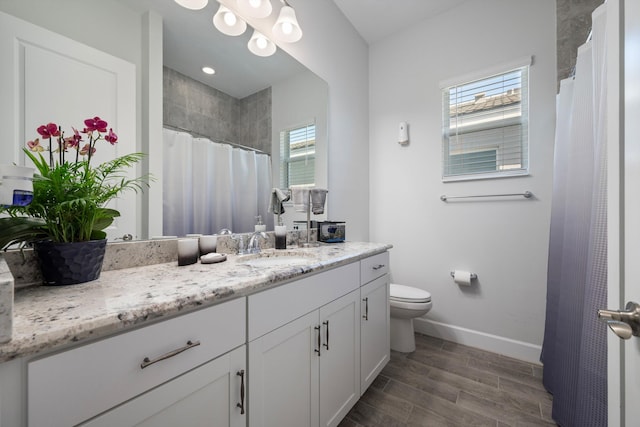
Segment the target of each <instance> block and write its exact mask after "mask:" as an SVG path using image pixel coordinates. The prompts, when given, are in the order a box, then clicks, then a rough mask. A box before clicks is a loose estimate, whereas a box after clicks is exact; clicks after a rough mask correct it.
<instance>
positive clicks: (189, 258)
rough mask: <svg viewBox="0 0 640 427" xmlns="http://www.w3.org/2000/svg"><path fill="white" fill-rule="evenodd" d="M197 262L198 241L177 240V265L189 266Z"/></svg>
mask: <svg viewBox="0 0 640 427" xmlns="http://www.w3.org/2000/svg"><path fill="white" fill-rule="evenodd" d="M196 262H198V239H179V240H178V265H190V264H195V263H196Z"/></svg>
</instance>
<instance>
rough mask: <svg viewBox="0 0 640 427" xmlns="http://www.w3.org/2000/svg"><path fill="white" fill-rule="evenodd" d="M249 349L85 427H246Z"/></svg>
mask: <svg viewBox="0 0 640 427" xmlns="http://www.w3.org/2000/svg"><path fill="white" fill-rule="evenodd" d="M245 364H246V345H243V346H242V347H239V348H237V349H236V350H233V351H232V352H230V353H227V354H225V355H222V356H220V357H218V358H217V359H214V360H212V361H211V362H208V363H206V364H204V365H202V366H201V367H199V368H196V369H194V370H193V371H190V372H188V373H186V374H184V375H182V376H180V377H178V378H176V379H174V380H172V381H169V382H168V383H165V384H163V385H161V386H160V387H158V388H155V389H153V390H151V391H149V392H147V393H145V394H143V395H141V396H139V397H137V398H135V399H133V400H130V401H129V402H127V403H125V404H123V405H121V406H118V407H117V408H115V409H113V410H111V411H109V412H106V413H104V414H103V415H100V416H98V417H96V418H94V419H92V420H90V421H88V422H86V423H84V424H82V426H83V427H113V426H118V427H128V426H138V427H176V426H180V427H204V426H211V427H227V426H228V427H241V426H244V427H246V425H247V423H246V413H244V414H243V413H242V411H241V408H240V407H238V404H244V405H245V408H246V398H245V401H241V399H242V398H243V397H244V390H242V389H241V388H242V387H246V384H247V382H246V381H247V378H246V376H245V377H244V378H242V377H241V375H238V374H239V373H244V375H246V366H245Z"/></svg>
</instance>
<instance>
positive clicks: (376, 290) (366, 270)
mask: <svg viewBox="0 0 640 427" xmlns="http://www.w3.org/2000/svg"><path fill="white" fill-rule="evenodd" d="M360 269H361V271H360V280H361V284H362V287H361V288H360V296H361V303H362V305H361V317H360V340H361V341H360V343H361V344H360V354H361V359H360V370H361V374H360V381H361V393H364V392H365V391H366V390H367V388H368V387H369V386H370V385H371V383H372V382H373V380H375V379H376V377H377V376H378V374H379V373H380V371H382V368H384V366H385V365H386V364H387V362H388V361H389V357H390V350H389V348H390V347H389V342H390V337H389V328H390V318H389V253H388V252H384V253H381V254H378V255H374V256H372V257H369V258H365V259H363V260H362V261H361V262H360Z"/></svg>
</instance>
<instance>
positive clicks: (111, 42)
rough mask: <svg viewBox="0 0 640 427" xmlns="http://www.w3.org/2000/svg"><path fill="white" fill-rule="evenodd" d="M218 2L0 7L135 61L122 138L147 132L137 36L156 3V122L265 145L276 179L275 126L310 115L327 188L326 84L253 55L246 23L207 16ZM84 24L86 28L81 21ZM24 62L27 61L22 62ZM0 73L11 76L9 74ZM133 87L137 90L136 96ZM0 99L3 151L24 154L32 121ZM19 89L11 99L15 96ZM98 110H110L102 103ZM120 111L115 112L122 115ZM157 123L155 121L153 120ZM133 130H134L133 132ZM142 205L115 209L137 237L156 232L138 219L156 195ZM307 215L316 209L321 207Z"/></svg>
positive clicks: (132, 0) (292, 65)
mask: <svg viewBox="0 0 640 427" xmlns="http://www.w3.org/2000/svg"><path fill="white" fill-rule="evenodd" d="M273 3H274V12H273V13H274V14H275V15H277V11H278V9H277V7H279V5H277V4H276V3H277V2H273ZM218 7H219V3H218V2H216V1H214V0H211V1H210V2H209V5H208V6H207V7H206V8H205V9H202V10H199V11H191V10H187V9H184V8H182V7H181V6H179V5H178V4H177V3H175V2H174V1H173V0H69V1H66V2H64V3H62V4H56V3H54V2H50V1H49V0H25V1H21V2H13V1H10V0H0V11H4V12H6V13H8V14H9V15H12V16H15V17H17V18H19V19H23V20H25V21H27V22H29V23H32V24H35V25H37V26H40V27H43V28H45V29H47V30H50V31H53V32H54V33H56V34H60V35H61V36H63V37H68V38H70V39H72V40H73V41H77V42H80V43H86V44H87V45H88V46H91V47H92V48H96V49H98V50H100V51H104V52H106V53H107V54H110V55H114V56H115V57H118V58H122V59H125V60H126V61H129V62H130V63H133V64H134V65H135V66H136V68H135V73H136V74H137V75H136V76H135V81H136V82H137V85H138V87H137V89H136V90H129V92H130V93H131V92H135V93H137V95H138V101H137V102H129V104H131V103H133V104H136V106H135V110H136V111H137V114H135V113H132V114H128V117H129V116H135V119H134V122H133V126H134V128H133V129H135V128H137V131H135V130H132V131H131V133H130V134H132V135H133V136H132V137H130V138H128V139H131V140H134V141H135V140H136V139H138V140H140V139H144V132H146V130H142V131H141V129H144V126H145V121H146V119H147V117H146V116H145V114H146V111H144V106H143V105H142V104H143V103H144V99H146V98H145V96H147V95H145V93H144V90H143V89H142V88H143V87H144V85H145V82H146V81H147V80H148V78H149V76H145V75H144V71H143V70H144V66H143V65H142V64H143V62H144V58H145V55H147V54H148V53H149V52H147V51H145V46H144V41H142V39H144V34H145V28H144V24H143V23H142V22H143V17H144V15H145V13H146V12H147V11H153V12H154V13H155V14H157V15H159V16H161V18H162V42H163V48H162V54H163V62H164V64H163V83H164V84H163V92H164V93H165V96H164V100H163V119H162V122H164V124H166V125H167V126H168V127H172V128H174V129H176V130H180V129H182V130H183V131H186V132H187V133H190V134H193V135H195V136H204V137H208V138H209V139H211V140H212V141H219V142H223V143H234V144H239V145H243V146H247V147H251V148H256V149H258V150H260V151H262V152H266V153H269V154H270V155H271V165H272V170H271V171H270V172H271V178H272V185H273V186H274V187H277V186H280V176H279V160H280V133H281V131H282V130H287V129H292V128H295V127H297V126H300V125H304V124H307V123H309V122H312V123H314V124H315V132H316V133H315V144H316V147H315V151H316V152H315V159H314V162H315V185H316V186H319V187H325V188H326V186H327V169H328V168H327V128H328V123H327V118H328V111H327V109H328V85H327V84H326V82H324V81H323V80H322V79H320V78H319V77H317V76H316V75H315V74H314V73H312V72H311V71H309V70H308V69H306V67H304V66H303V65H301V64H300V63H298V61H296V60H295V59H293V58H292V57H290V56H289V55H288V54H286V53H285V52H284V51H282V50H281V49H280V48H278V49H277V51H276V53H275V54H274V55H273V56H270V57H258V56H255V55H253V54H252V53H251V52H250V51H249V50H248V48H247V42H248V40H249V38H250V37H251V34H252V32H253V30H252V29H251V28H250V27H248V28H247V30H246V32H245V33H244V34H243V35H241V36H238V37H230V36H227V35H224V34H222V33H220V32H218V30H217V29H216V28H215V27H214V26H213V23H212V18H213V15H214V14H215V12H216V11H217V8H218ZM63 18H64V19H63ZM274 19H275V18H274ZM66 20H68V22H82V25H78V26H75V25H67V24H65V22H66ZM114 21H118V22H114ZM301 25H304V23H301ZM88 28H90V29H91V31H87V29H88ZM6 48H7V51H8V52H12V49H13V47H10V46H9V45H8V44H7V46H6ZM3 49H4V48H3ZM24 64H27V63H26V62H24ZM203 66H210V67H212V68H214V69H215V74H213V75H208V74H204V73H203V72H202V67H203ZM28 67H29V66H28V64H27V65H25V74H26V71H28V69H27V68H28ZM5 69H6V70H5ZM3 70H5V71H7V70H8V71H7V73H13V71H12V70H13V69H12V68H11V67H10V66H7V67H4V68H3V67H0V78H2V79H5V78H6V77H2V76H4V75H5V74H7V73H5V71H3ZM3 73H5V74H3ZM11 78H12V79H13V80H11V81H10V82H8V83H7V84H6V85H4V86H3V87H5V89H6V93H12V94H13V93H14V92H15V93H17V92H16V89H15V87H16V81H17V80H16V79H19V78H20V76H18V77H14V76H13V74H12V75H11ZM6 79H7V80H9V78H6ZM0 83H2V82H0ZM140 85H141V86H140ZM56 88H57V90H59V91H61V92H65V91H66V88H60V87H58V86H56ZM63 89H65V90H63ZM140 97H141V98H142V99H143V101H142V102H141V101H140ZM147 98H148V96H147ZM6 99H7V101H6V102H0V111H1V112H3V117H4V118H3V119H0V123H2V124H3V126H5V128H9V129H14V128H15V131H13V132H12V133H13V137H12V138H9V139H7V141H8V142H6V143H2V144H0V152H1V154H2V156H3V159H5V158H6V159H7V160H11V161H17V162H22V161H23V160H20V150H21V149H22V148H21V147H23V146H24V142H25V141H26V140H27V139H28V138H31V137H32V135H31V134H30V133H33V131H32V128H34V127H33V126H34V124H31V123H28V124H26V123H22V122H21V119H20V118H19V114H18V113H17V111H19V110H20V108H19V105H18V104H19V102H14V100H13V99H9V97H7V98H6ZM16 99H18V97H17V96H16ZM49 101H50V100H49ZM43 105H48V107H47V113H48V114H51V112H55V111H56V110H59V108H57V106H56V105H54V104H51V103H49V104H43ZM86 110H87V108H86V106H83V109H82V111H86ZM113 110H114V111H119V108H116V107H114V108H113ZM81 114H85V113H84V112H83V113H81ZM100 114H105V115H109V113H100ZM76 115H77V114H76V113H74V115H73V117H74V120H77V119H75V116H76ZM47 117H48V116H47ZM38 120H45V119H38ZM46 120H49V119H46ZM52 120H63V121H64V123H67V122H69V123H71V124H70V125H72V124H73V123H75V122H71V121H69V120H71V119H69V120H67V119H57V118H53V119H52ZM115 121H116V120H114V122H115ZM117 121H118V122H121V120H120V119H118V120H117ZM158 122H159V121H158ZM16 123H17V124H18V125H17V126H16V125H15V124H16ZM34 123H35V122H34ZM38 123H39V122H38ZM154 123H155V122H154ZM161 125H162V124H161V123H158V125H157V127H160V126H161ZM154 126H155V125H154ZM119 128H121V126H119ZM27 131H28V132H27ZM121 132H123V131H122V130H121ZM10 133H11V132H10ZM136 133H137V135H138V138H136V136H135V135H136ZM141 135H142V138H141V137H140V136H141ZM158 135H160V133H158ZM158 139H161V138H149V144H161V143H162V141H158ZM121 140H124V138H121ZM8 144H11V146H9V145H8ZM129 151H130V150H129ZM149 151H150V155H149V157H150V159H149V163H150V164H151V163H154V162H155V163H156V164H157V162H158V150H149ZM196 157H197V156H196ZM154 175H156V178H158V180H157V181H156V182H154V183H152V189H153V190H154V191H159V190H161V189H163V188H164V187H163V181H165V179H164V178H165V176H164V175H165V173H164V171H163V170H162V169H156V171H155V172H154ZM241 181H242V180H240V183H239V184H240V185H241V184H242V182H241ZM235 191H236V194H238V195H244V194H245V192H244V191H243V189H242V187H238V189H237V190H235ZM260 198H261V200H263V201H262V202H261V203H268V198H269V194H261V195H260ZM134 204H135V203H134ZM139 206H140V203H138V208H137V213H136V209H134V213H133V214H131V213H130V212H128V211H127V210H121V213H122V216H123V217H127V218H130V217H136V222H137V224H138V225H137V231H136V232H135V233H131V234H136V235H137V236H138V237H142V238H144V237H151V236H152V235H158V234H163V232H162V231H161V230H160V229H158V227H156V228H152V229H150V230H149V231H146V230H147V227H146V226H145V224H147V223H150V222H152V221H151V220H150V218H152V217H153V216H157V215H158V211H159V210H160V208H159V203H156V204H155V205H153V206H150V208H149V209H148V210H149V213H148V214H142V213H140V212H142V211H143V210H144V209H140V208H139ZM325 212H326V211H325ZM253 215H254V214H253V213H250V218H251V220H250V222H251V224H246V225H241V226H237V227H233V228H234V229H233V231H234V232H248V231H252V230H253V227H252V225H253ZM269 216H270V218H269V217H267V218H264V219H265V222H266V223H268V224H272V223H273V217H272V216H271V215H269ZM305 217H306V215H304V214H301V213H296V212H293V209H288V210H287V213H286V214H285V223H286V224H287V225H291V224H292V223H293V221H294V220H299V219H303V218H305ZM314 219H323V217H320V216H319V217H318V218H314ZM228 228H229V227H228ZM215 231H217V230H215V229H213V230H198V229H191V230H189V231H188V232H190V233H209V232H215ZM118 233H119V235H120V236H122V234H123V233H128V230H126V229H123V230H118ZM164 234H166V233H164Z"/></svg>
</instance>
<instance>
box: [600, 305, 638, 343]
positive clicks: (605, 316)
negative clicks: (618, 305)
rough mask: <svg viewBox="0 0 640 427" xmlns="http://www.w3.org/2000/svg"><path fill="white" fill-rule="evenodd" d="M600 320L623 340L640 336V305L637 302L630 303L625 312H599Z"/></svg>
mask: <svg viewBox="0 0 640 427" xmlns="http://www.w3.org/2000/svg"><path fill="white" fill-rule="evenodd" d="M598 319H600V320H602V321H603V322H606V323H607V326H609V328H610V329H611V330H612V331H613V333H614V334H616V335H617V336H619V337H620V338H622V339H623V340H628V339H629V338H631V337H632V336H636V337H637V336H640V305H639V304H638V303H636V302H633V301H629V302H628V303H627V305H626V307H625V310H598Z"/></svg>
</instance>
